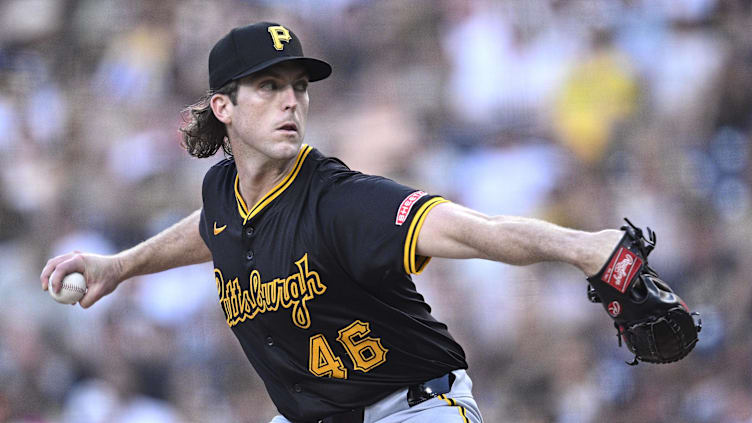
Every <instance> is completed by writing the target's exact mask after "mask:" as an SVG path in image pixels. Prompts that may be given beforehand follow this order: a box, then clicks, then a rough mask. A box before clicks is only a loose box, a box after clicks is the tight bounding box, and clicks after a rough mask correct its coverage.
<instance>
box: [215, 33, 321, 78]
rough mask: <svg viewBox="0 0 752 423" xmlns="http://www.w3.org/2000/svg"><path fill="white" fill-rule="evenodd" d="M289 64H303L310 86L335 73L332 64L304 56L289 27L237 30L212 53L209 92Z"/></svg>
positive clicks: (227, 36) (296, 38)
mask: <svg viewBox="0 0 752 423" xmlns="http://www.w3.org/2000/svg"><path fill="white" fill-rule="evenodd" d="M289 61H295V62H298V63H300V64H302V65H303V67H304V68H305V70H306V71H307V72H308V77H309V80H310V81H311V82H313V81H320V80H322V79H324V78H326V77H328V76H329V75H330V74H331V73H332V67H331V65H329V63H326V62H324V61H323V60H319V59H314V58H311V57H305V56H304V55H303V46H302V45H301V44H300V40H299V39H298V37H297V36H296V35H295V34H294V33H293V32H292V30H290V29H289V28H287V27H284V26H282V25H280V24H277V23H274V22H259V23H255V24H252V25H247V26H242V27H238V28H234V29H233V30H232V31H230V32H229V33H228V34H227V35H225V36H224V37H222V39H221V40H219V41H217V43H216V44H214V47H212V50H211V53H209V88H210V89H211V90H212V91H215V90H217V89H219V88H221V87H222V86H224V85H225V84H227V83H228V82H230V81H234V80H236V79H239V78H242V77H244V76H248V75H250V74H252V73H254V72H258V71H260V70H263V69H266V68H268V67H270V66H272V65H276V64H277V63H282V62H289Z"/></svg>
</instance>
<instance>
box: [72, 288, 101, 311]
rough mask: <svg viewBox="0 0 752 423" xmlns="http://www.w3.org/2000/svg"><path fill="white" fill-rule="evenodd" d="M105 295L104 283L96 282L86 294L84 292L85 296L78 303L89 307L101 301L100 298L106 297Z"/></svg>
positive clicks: (83, 306)
mask: <svg viewBox="0 0 752 423" xmlns="http://www.w3.org/2000/svg"><path fill="white" fill-rule="evenodd" d="M104 295H105V292H104V287H103V285H101V284H95V285H93V286H91V287H89V289H87V291H86V294H84V296H83V298H81V299H80V300H79V301H78V304H80V305H81V307H82V308H89V307H91V306H93V305H94V303H96V302H97V301H99V299H100V298H102V297H104Z"/></svg>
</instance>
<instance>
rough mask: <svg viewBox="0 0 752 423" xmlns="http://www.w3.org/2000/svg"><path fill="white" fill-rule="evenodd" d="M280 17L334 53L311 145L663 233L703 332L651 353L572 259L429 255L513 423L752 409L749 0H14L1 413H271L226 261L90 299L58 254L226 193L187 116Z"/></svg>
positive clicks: (443, 315) (457, 196) (96, 246)
mask: <svg viewBox="0 0 752 423" xmlns="http://www.w3.org/2000/svg"><path fill="white" fill-rule="evenodd" d="M260 20H273V21H278V22H280V23H283V24H284V25H287V26H289V27H290V28H292V29H293V30H294V31H295V32H296V33H297V34H298V35H299V36H300V37H301V38H302V40H303V42H304V46H305V49H306V53H308V54H310V55H313V56H314V57H322V58H324V59H326V60H328V61H330V62H331V63H332V64H333V65H334V74H333V75H332V77H331V78H329V79H328V80H326V81H323V82H320V83H316V84H313V85H312V86H311V87H310V97H311V112H310V117H309V129H308V134H307V137H306V142H307V143H309V144H311V145H314V146H316V147H318V148H319V149H320V150H322V151H323V152H324V153H326V154H330V155H335V156H338V157H340V158H341V159H342V160H343V161H345V162H346V163H348V164H349V165H350V167H352V168H354V169H358V170H361V171H364V172H367V173H375V174H382V175H386V176H389V177H391V178H393V179H396V180H398V181H400V182H402V183H404V184H407V185H412V186H414V187H416V188H421V189H423V190H426V191H430V192H431V193H435V194H441V195H444V196H445V197H447V198H449V199H451V200H453V201H455V202H458V203H461V204H464V205H466V206H469V207H472V208H475V209H477V210H479V211H482V212H484V213H487V214H511V215H523V216H533V217H538V218H543V219H547V220H551V221H553V222H556V223H559V224H562V225H566V226H569V227H574V228H579V229H584V230H599V229H602V228H606V227H618V226H620V225H621V224H622V223H623V221H622V217H624V216H627V217H629V218H630V219H631V220H632V221H633V222H635V223H636V224H637V225H638V226H643V227H644V226H650V227H652V228H653V229H655V230H656V231H657V235H658V248H657V249H656V250H655V252H654V253H653V255H652V256H651V263H652V264H653V266H654V267H655V268H656V269H657V270H658V271H659V272H660V273H661V274H662V276H663V277H664V278H665V279H666V280H667V281H668V282H669V283H670V284H671V285H672V286H673V287H674V288H675V289H676V290H677V291H678V292H679V294H680V295H682V296H683V298H684V299H685V300H686V301H687V303H688V304H690V306H691V307H692V308H693V309H694V310H696V311H699V312H701V313H702V320H703V323H704V327H703V330H702V333H701V334H700V342H699V344H698V345H697V348H696V349H695V351H694V352H693V353H692V354H691V355H690V356H689V357H688V358H687V359H685V360H683V361H681V362H679V363H675V364H671V365H651V364H641V365H639V366H636V367H630V366H627V365H626V364H624V361H628V360H630V359H631V356H630V355H629V353H628V351H627V350H626V349H625V348H618V346H617V337H616V336H615V333H616V332H615V330H614V328H613V327H612V325H611V322H610V319H609V318H608V317H607V315H606V314H605V312H604V310H603V309H602V307H601V306H600V305H596V304H591V303H589V302H588V301H587V300H586V296H585V288H586V284H585V280H584V278H583V277H582V275H581V274H580V273H579V272H578V271H577V270H576V269H574V268H571V267H568V266H564V265H559V264H539V265H533V266H528V267H513V266H506V265H502V264H498V263H491V262H484V261H480V260H469V261H452V260H439V259H435V260H434V261H432V262H431V264H430V265H429V266H428V267H427V269H426V271H425V272H424V273H423V274H421V275H419V276H417V277H416V278H415V279H416V283H417V285H418V287H419V289H421V290H422V292H423V293H424V294H425V296H426V297H427V298H428V301H429V302H430V303H431V304H432V305H433V307H434V313H435V315H436V316H437V317H438V318H440V319H442V320H444V321H445V322H447V323H448V325H449V328H450V331H451V332H452V333H453V334H454V336H455V337H456V338H457V339H458V340H459V341H460V343H461V344H462V345H463V346H464V347H465V349H466V352H467V354H468V358H469V363H470V374H471V376H472V377H473V379H474V382H475V386H474V392H475V396H476V398H477V400H478V403H479V404H480V407H481V410H482V412H483V413H484V417H485V419H486V421H487V422H519V423H538V422H555V423H589V422H593V423H595V422H606V421H608V422H615V423H616V422H642V423H657V422H687V423H700V422H703V423H704V422H708V423H742V422H752V337H751V336H750V335H749V325H750V317H752V287H751V286H750V279H749V275H750V274H752V260H751V259H752V257H750V256H751V254H750V253H752V244H751V243H750V241H749V240H750V235H752V203H751V201H752V200H751V198H750V183H751V182H752V174H751V173H750V169H751V167H750V141H751V140H752V31H751V30H750V29H751V28H752V7H751V6H750V3H749V2H748V1H746V0H572V1H563V0H562V1H558V0H534V1H524V0H505V1H501V0H499V1H485V0H457V1H451V0H443V1H442V0H408V1H403V0H373V1H365V0H331V1H323V0H322V1H318V0H295V1H268V0H267V1H263V0H257V1H251V0H245V1H241V0H219V1H211V2H209V1H204V0H185V1H182V0H153V1H149V0H127V1H120V0H4V1H0V422H14V423H18V422H22V423H29V422H39V423H43V422H66V423H95V422H116V423H126V422H127V423H135V422H220V423H223V422H228V423H229V422H267V421H268V420H269V419H270V418H271V417H272V416H273V415H275V414H276V413H275V409H274V407H273V405H272V404H271V402H270V401H269V399H268V397H267V395H266V393H265V390H264V388H263V385H262V384H261V382H260V380H259V379H258V378H257V376H256V375H255V373H254V371H253V370H252V368H251V367H250V365H249V364H248V363H247V361H246V359H245V357H244V355H243V353H242V351H241V349H240V346H239V344H238V343H237V341H236V340H235V339H234V337H233V335H232V334H231V332H230V330H229V329H228V328H227V326H226V323H225V322H224V317H223V315H222V311H221V309H220V307H219V306H218V301H217V296H216V295H217V294H216V287H215V282H214V280H213V276H212V269H211V265H210V264H206V265H201V266H193V267H189V268H182V269H175V270H172V271H168V272H164V273H161V274H157V275H151V276H147V277H139V278H135V279H133V280H131V281H129V282H127V283H125V284H123V285H121V287H120V288H119V289H118V290H117V291H116V292H115V293H114V294H113V295H111V296H109V297H107V298H106V299H104V300H102V301H100V302H99V303H98V304H96V305H95V306H94V307H92V308H91V309H89V310H82V309H81V308H79V307H71V306H63V305H60V304H57V303H55V302H54V301H52V299H50V297H49V296H48V294H47V293H46V292H43V291H42V290H41V289H40V282H39V279H38V275H39V273H40V271H41V269H42V267H43V266H44V264H45V262H46V260H47V259H48V258H50V257H52V256H55V255H57V254H61V253H64V252H68V251H72V250H83V251H89V252H96V253H101V254H107V253H113V252H116V251H119V250H121V249H124V248H127V247H129V246H131V245H133V244H135V243H137V242H139V241H141V240H143V239H145V238H147V237H149V236H151V235H153V234H155V233H157V232H158V231H160V230H162V229H164V228H166V227H167V226H169V225H171V224H172V223H174V222H176V221H177V220H178V219H180V218H181V217H183V216H185V215H187V214H188V213H190V212H191V211H193V210H195V209H197V208H199V207H200V206H201V203H200V202H201V195H200V189H201V180H202V178H203V175H204V172H205V170H206V169H208V168H209V167H210V166H211V165H212V164H214V163H215V162H217V161H218V160H220V159H221V158H222V155H221V153H220V154H218V155H217V156H216V157H214V158H211V159H202V160H198V159H192V158H190V157H189V156H188V155H187V153H185V151H184V150H183V149H182V148H181V146H180V137H179V132H178V128H179V126H180V125H181V123H182V118H181V113H180V112H181V110H182V109H183V108H184V107H186V106H187V105H189V104H191V103H193V102H194V101H195V100H197V99H198V98H199V97H200V96H201V95H203V94H204V93H205V91H206V89H207V86H208V82H207V81H208V76H207V57H208V52H209V49H210V48H211V46H212V45H213V43H214V42H215V41H216V40H217V39H219V38H220V37H221V36H223V35H224V34H225V33H226V32H227V31H228V30H229V29H231V28H232V27H234V26H237V25H241V24H247V23H250V22H255V21H260Z"/></svg>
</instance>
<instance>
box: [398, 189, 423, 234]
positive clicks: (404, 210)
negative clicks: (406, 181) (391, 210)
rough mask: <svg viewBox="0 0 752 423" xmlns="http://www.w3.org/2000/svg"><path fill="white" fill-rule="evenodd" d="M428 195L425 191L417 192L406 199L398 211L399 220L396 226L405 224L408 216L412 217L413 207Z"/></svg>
mask: <svg viewBox="0 0 752 423" xmlns="http://www.w3.org/2000/svg"><path fill="white" fill-rule="evenodd" d="M426 195H428V194H426V193H425V192H423V191H415V192H413V193H412V194H410V195H408V196H407V197H405V199H404V200H402V204H400V206H399V208H398V209H397V219H396V220H395V221H394V224H395V225H397V226H401V225H402V224H403V223H405V221H406V220H407V216H409V215H410V210H412V208H413V205H414V204H415V203H416V202H417V201H418V200H420V199H421V198H422V197H423V196H426Z"/></svg>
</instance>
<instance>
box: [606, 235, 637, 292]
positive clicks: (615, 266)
mask: <svg viewBox="0 0 752 423" xmlns="http://www.w3.org/2000/svg"><path fill="white" fill-rule="evenodd" d="M641 266H642V259H640V258H639V257H637V255H636V254H635V253H633V252H631V251H629V250H627V249H626V248H624V247H621V248H619V251H618V252H617V253H616V254H614V257H613V258H612V259H611V262H610V263H609V264H608V267H607V268H606V271H605V272H603V276H601V280H603V282H606V283H607V284H609V285H611V286H613V287H614V288H616V289H617V290H619V292H621V293H622V294H623V293H624V292H625V291H626V290H627V288H628V287H629V281H631V280H632V278H633V277H634V275H635V274H636V273H637V271H639V270H640V267H641Z"/></svg>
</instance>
